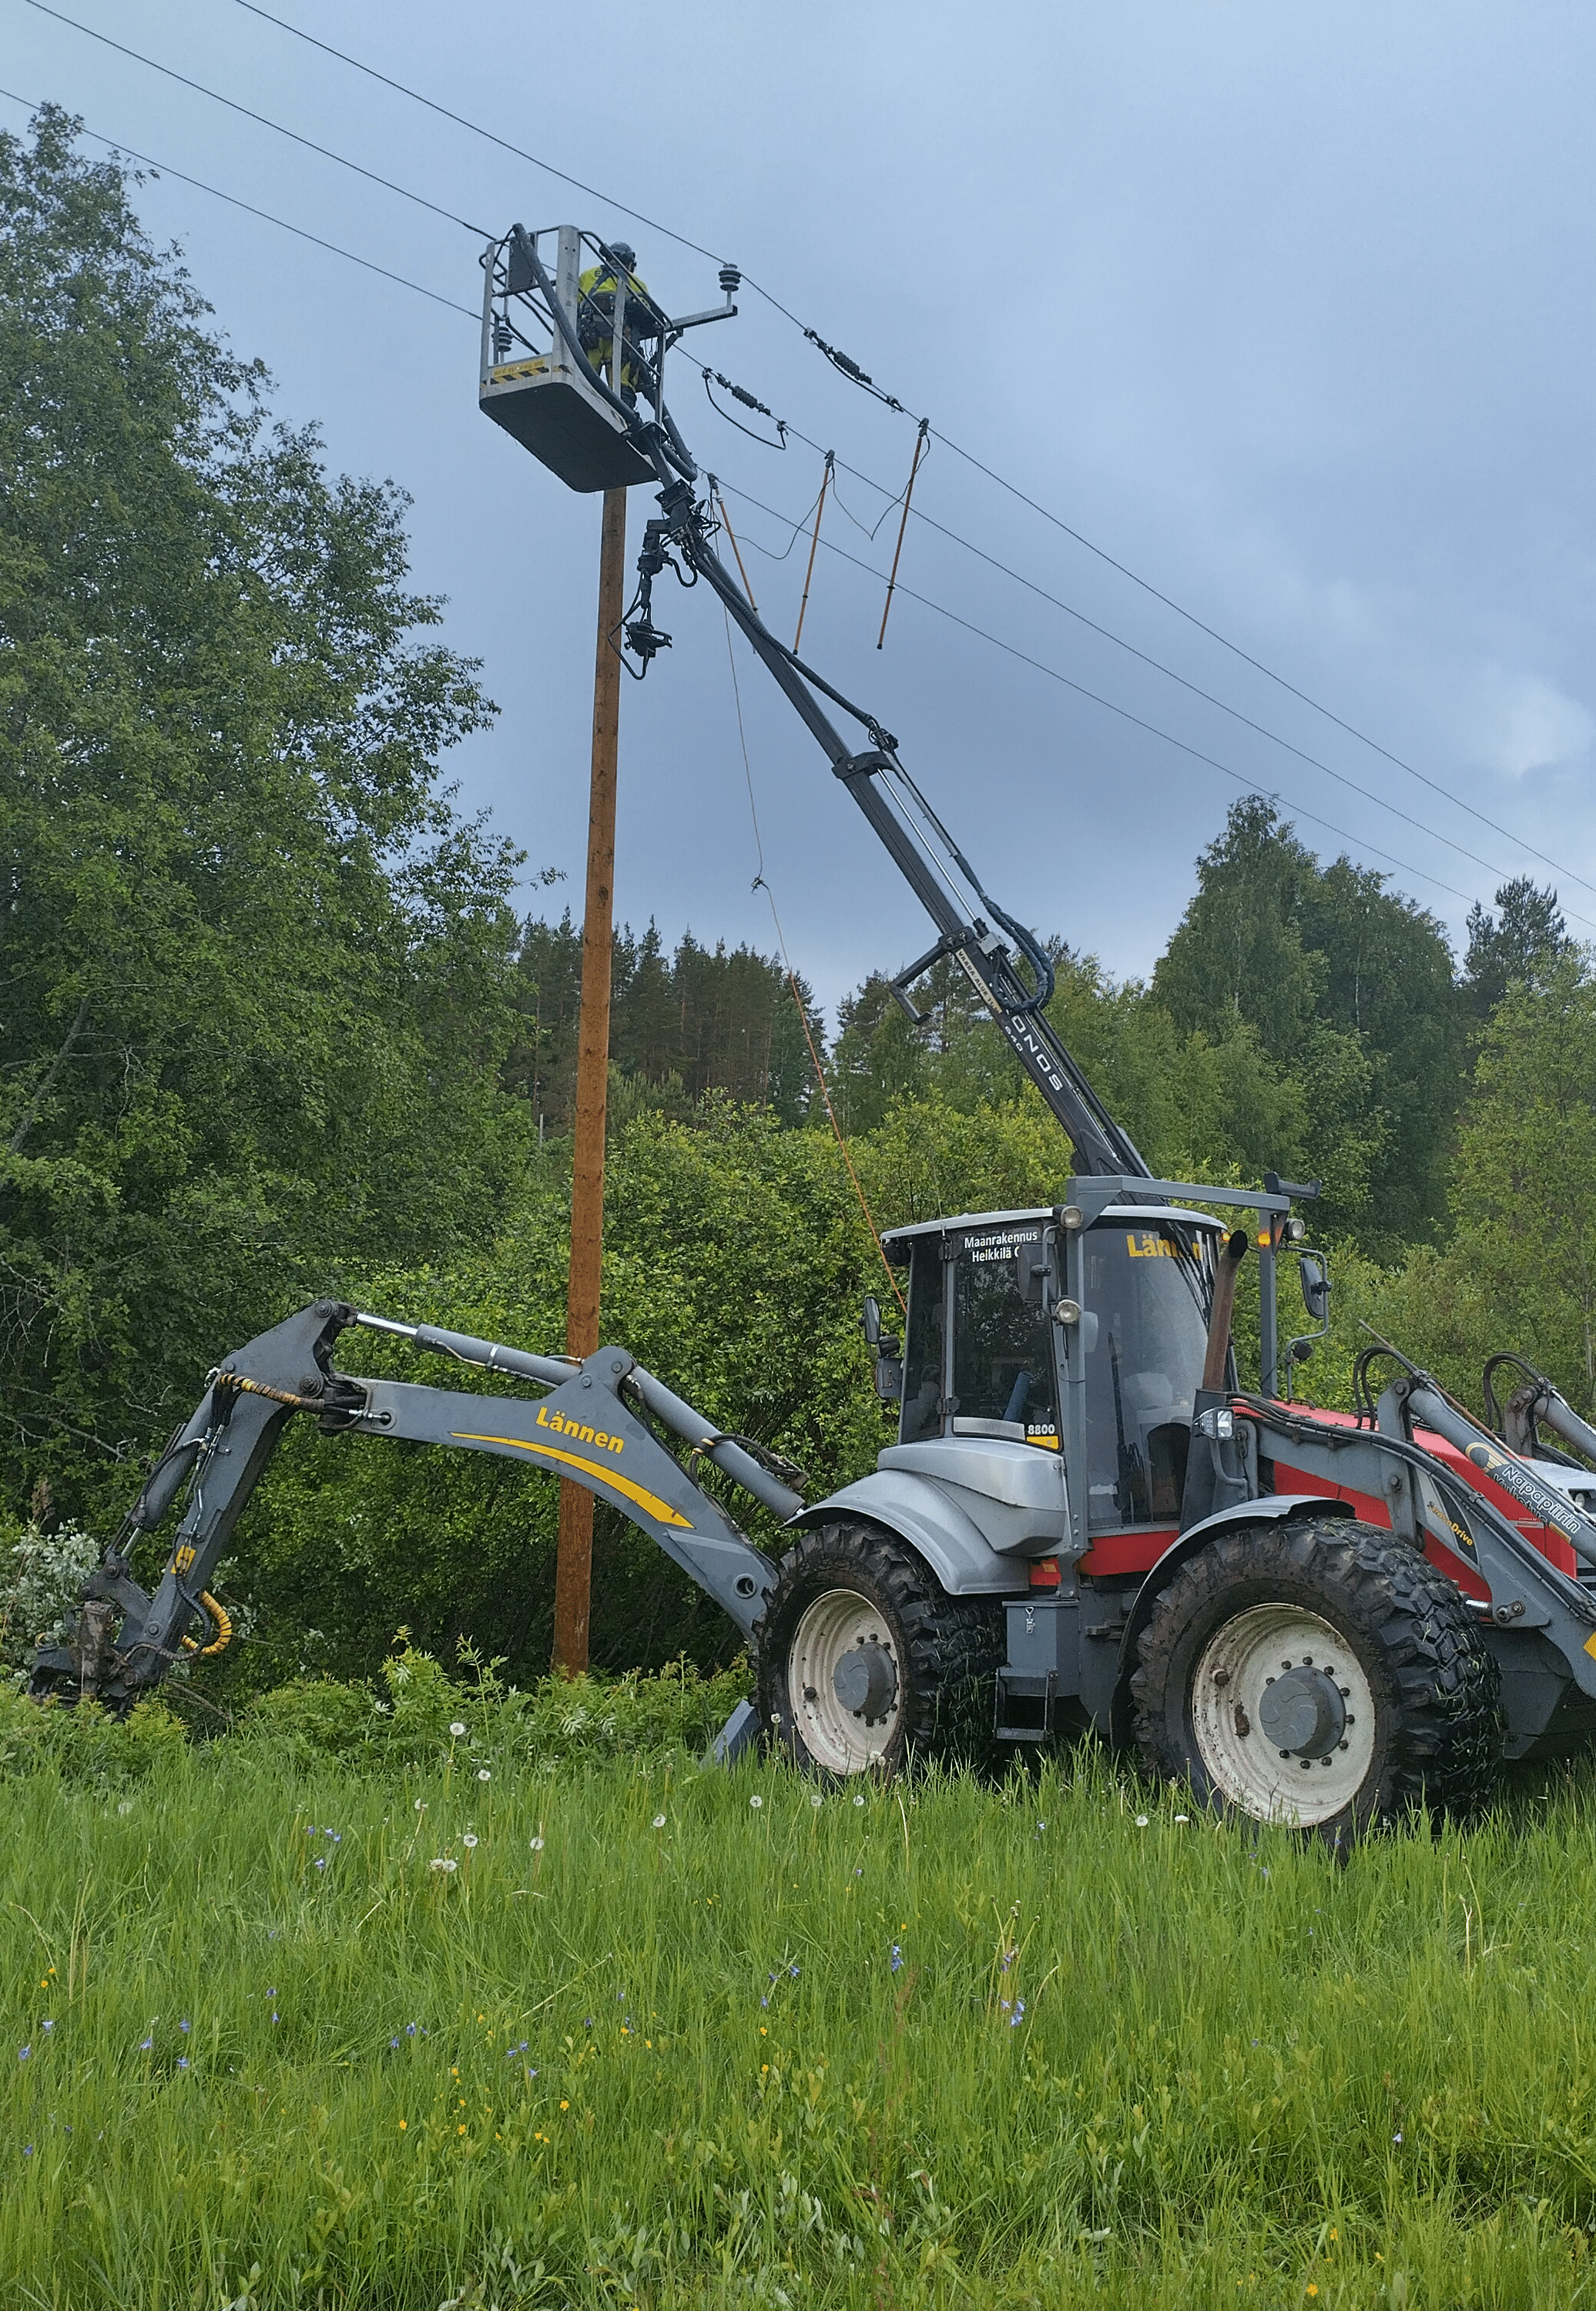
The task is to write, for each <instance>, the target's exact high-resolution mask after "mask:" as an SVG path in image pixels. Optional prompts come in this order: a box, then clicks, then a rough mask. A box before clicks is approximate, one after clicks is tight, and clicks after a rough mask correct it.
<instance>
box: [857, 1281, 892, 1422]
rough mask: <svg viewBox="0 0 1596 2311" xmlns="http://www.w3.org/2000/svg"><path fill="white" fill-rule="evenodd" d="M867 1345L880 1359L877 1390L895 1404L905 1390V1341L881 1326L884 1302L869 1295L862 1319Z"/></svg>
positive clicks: (884, 1400) (876, 1374)
mask: <svg viewBox="0 0 1596 2311" xmlns="http://www.w3.org/2000/svg"><path fill="white" fill-rule="evenodd" d="M860 1323H861V1328H862V1330H863V1331H864V1336H865V1346H866V1347H868V1349H869V1351H870V1354H871V1356H873V1357H874V1358H875V1361H876V1373H875V1380H876V1395H877V1396H878V1397H879V1398H880V1399H881V1401H882V1402H883V1404H895V1403H896V1402H897V1401H898V1400H899V1398H900V1397H901V1396H902V1395H903V1341H902V1340H899V1339H894V1337H893V1335H892V1334H891V1333H890V1332H884V1331H883V1330H882V1329H881V1303H880V1301H879V1300H877V1299H876V1295H875V1294H874V1293H867V1294H866V1295H865V1304H864V1310H863V1312H862V1315H861V1319H860Z"/></svg>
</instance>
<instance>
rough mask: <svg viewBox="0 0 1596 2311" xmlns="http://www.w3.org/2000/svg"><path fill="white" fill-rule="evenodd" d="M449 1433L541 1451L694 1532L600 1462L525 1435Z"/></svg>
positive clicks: (460, 1439)
mask: <svg viewBox="0 0 1596 2311" xmlns="http://www.w3.org/2000/svg"><path fill="white" fill-rule="evenodd" d="M449 1435H451V1436H452V1437H453V1438H454V1440H455V1442H456V1443H457V1444H505V1445H508V1446H509V1447H510V1450H511V1451H512V1452H539V1453H541V1454H542V1455H543V1457H544V1459H545V1460H547V1461H564V1462H565V1463H566V1465H567V1467H569V1468H572V1469H586V1470H587V1472H588V1474H589V1476H590V1477H597V1478H598V1479H599V1481H600V1482H601V1483H602V1484H606V1485H608V1486H610V1487H612V1488H613V1490H615V1492H617V1493H624V1494H625V1496H626V1497H627V1499H628V1500H629V1501H635V1502H636V1503H637V1505H638V1507H639V1508H640V1509H641V1510H643V1511H644V1512H645V1513H646V1514H647V1515H649V1516H651V1517H652V1518H653V1519H654V1520H655V1522H656V1523H658V1524H678V1525H680V1526H681V1527H682V1530H684V1531H685V1532H691V1531H693V1525H692V1523H691V1522H689V1520H688V1519H687V1518H686V1517H685V1516H683V1515H681V1514H680V1513H678V1511H676V1509H673V1508H672V1506H671V1504H670V1503H669V1502H668V1501H662V1500H661V1499H660V1497H659V1496H658V1493H650V1492H647V1491H645V1490H644V1488H643V1487H642V1486H641V1485H634V1484H633V1483H632V1479H631V1478H630V1477H622V1476H618V1475H617V1474H616V1472H615V1469H606V1468H602V1467H600V1465H599V1463H598V1462H597V1461H584V1460H583V1459H582V1458H581V1457H580V1454H579V1453H576V1452H561V1451H560V1450H559V1448H558V1446H557V1445H554V1444H528V1442H527V1440H526V1438H525V1437H524V1436H474V1435H471V1434H470V1432H469V1431H468V1430H467V1429H464V1428H451V1429H450V1430H449Z"/></svg>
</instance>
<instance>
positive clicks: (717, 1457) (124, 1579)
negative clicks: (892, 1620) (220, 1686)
mask: <svg viewBox="0 0 1596 2311" xmlns="http://www.w3.org/2000/svg"><path fill="white" fill-rule="evenodd" d="M352 1325H364V1326H366V1327H368V1328H369V1329H370V1330H374V1331H378V1332H383V1333H388V1334H390V1335H397V1336H398V1337H400V1338H402V1339H406V1340H407V1341H409V1343H410V1344H411V1345H412V1347H415V1348H417V1349H419V1350H422V1351H431V1352H433V1353H436V1354H439V1355H443V1356H450V1357H452V1358H455V1359H457V1360H458V1361H460V1362H463V1363H466V1364H468V1365H475V1366H476V1367H477V1368H479V1369H480V1370H482V1371H484V1372H487V1373H491V1374H501V1375H503V1376H505V1377H507V1378H509V1379H510V1380H512V1381H515V1382H522V1383H526V1382H531V1383H533V1384H535V1385H536V1387H537V1388H538V1389H539V1391H540V1393H539V1394H537V1395H536V1396H530V1395H528V1394H524V1393H517V1394H514V1395H508V1394H502V1393H494V1394H492V1395H489V1394H482V1393H477V1392H474V1391H464V1390H457V1389H443V1388H433V1387H430V1386H427V1385H425V1384H424V1383H421V1382H412V1381H395V1380H372V1379H364V1378H360V1379H357V1378H354V1377H353V1376H351V1375H350V1374H345V1373H340V1372H337V1371H336V1370H335V1368H334V1366H333V1363H332V1351H333V1347H334V1344H335V1343H336V1340H337V1339H338V1336H339V1334H340V1333H342V1332H344V1331H345V1330H348V1329H349V1328H350V1327H351V1326H352ZM296 1416H298V1417H310V1418H312V1419H314V1420H315V1422H316V1424H317V1426H318V1428H319V1429H320V1430H321V1431H322V1433H323V1434H324V1435H349V1436H352V1437H359V1436H371V1437H392V1438H404V1439H406V1440H407V1441H409V1442H411V1443H421V1444H443V1445H449V1446H451V1447H454V1448H455V1449H457V1450H459V1451H462V1452H492V1453H496V1454H499V1455H500V1456H501V1457H502V1458H505V1459H508V1460H512V1461H519V1462H520V1463H521V1465H522V1466H523V1467H528V1468H534V1469H544V1470H545V1471H547V1472H548V1473H550V1474H552V1475H554V1476H559V1477H564V1478H570V1479H571V1482H572V1483H574V1484H579V1485H581V1486H583V1487H586V1489H587V1490H588V1491H589V1492H591V1493H593V1494H594V1495H596V1496H597V1498H599V1499H600V1500H606V1501H608V1502H609V1503H610V1504H611V1505H612V1506H613V1507H615V1508H617V1509H619V1510H620V1512H621V1513H622V1514H623V1515H624V1516H626V1517H629V1518H630V1519H631V1521H632V1523H633V1524H635V1525H637V1526H639V1527H640V1528H641V1530H642V1531H644V1532H646V1533H647V1534H648V1535H649V1537H650V1539H652V1540H654V1541H656V1542H658V1546H659V1547H660V1548H662V1549H663V1550H664V1551H665V1553H666V1555H667V1557H670V1558H672V1559H673V1561H674V1562H675V1563H676V1564H677V1565H680V1566H681V1567H682V1569H683V1571H684V1572H685V1573H686V1574H688V1575H689V1576H690V1577H691V1578H692V1579H693V1581H695V1582H696V1583H698V1585H699V1587H700V1588H702V1589H703V1590H705V1591H706V1592H708V1594H709V1595H710V1596H711V1597H712V1598H713V1599H714V1600H715V1601H716V1603H717V1604H719V1605H722V1606H724V1608H725V1609H726V1611H727V1612H728V1614H729V1615H730V1616H731V1618H732V1619H733V1620H734V1621H735V1622H736V1623H737V1626H738V1627H739V1628H740V1629H741V1630H742V1631H743V1633H744V1635H749V1634H750V1633H751V1631H752V1629H753V1626H754V1622H755V1620H756V1619H757V1618H758V1617H759V1614H760V1612H761V1610H762V1609H763V1602H764V1597H765V1592H766V1591H767V1590H768V1588H769V1587H770V1585H771V1583H772V1581H773V1580H774V1578H775V1567H774V1566H773V1565H772V1563H771V1561H770V1559H769V1558H768V1557H765V1556H764V1555H763V1553H762V1552H761V1551H760V1550H759V1549H757V1548H755V1547H754V1544H753V1543H752V1542H751V1541H749V1540H748V1539H746V1537H745V1535H744V1534H743V1533H742V1532H741V1531H740V1530H738V1528H737V1525H736V1524H734V1523H733V1522H732V1520H731V1518H730V1517H729V1516H728V1514H727V1513H726V1511H725V1510H724V1509H723V1508H722V1507H721V1506H720V1504H719V1502H718V1501H716V1500H715V1499H714V1498H713V1497H712V1496H711V1495H710V1494H709V1493H708V1492H706V1491H705V1490H704V1488H703V1487H702V1485H700V1484H698V1483H697V1482H696V1481H695V1480H694V1478H693V1474H692V1467H693V1461H692V1460H690V1461H689V1462H688V1465H687V1466H686V1467H684V1466H683V1464H682V1462H681V1461H680V1460H678V1458H677V1457H676V1453H675V1452H673V1451H671V1450H670V1449H669V1448H668V1446H667V1443H666V1442H665V1441H664V1437H665V1435H674V1436H676V1438H679V1439H680V1440H681V1442H682V1443H685V1444H686V1445H687V1446H689V1447H690V1448H691V1453H692V1455H693V1457H694V1458H702V1459H703V1460H705V1461H709V1462H711V1463H712V1464H713V1465H714V1466H715V1467H717V1468H718V1469H720V1471H721V1473H722V1474H723V1475H724V1476H726V1477H728V1478H730V1479H731V1481H732V1482H733V1483H734V1484H736V1485H738V1486H739V1487H741V1488H742V1489H743V1490H744V1491H746V1492H748V1493H750V1494H752V1495H753V1496H754V1497H755V1498H756V1499H758V1500H759V1501H760V1502H761V1503H762V1504H763V1506H764V1507H765V1508H766V1509H768V1510H769V1511H770V1512H771V1513H772V1514H773V1515H774V1516H776V1517H778V1518H779V1519H781V1522H783V1523H785V1522H788V1520H789V1519H790V1518H792V1517H794V1516H796V1515H797V1514H798V1513H799V1511H800V1510H801V1509H802V1508H803V1506H804V1500H803V1496H802V1494H801V1493H799V1492H797V1491H795V1490H794V1488H793V1486H792V1484H791V1483H789V1481H788V1479H789V1478H796V1477H798V1475H799V1474H800V1473H801V1472H800V1471H798V1470H797V1469H792V1468H791V1467H790V1464H789V1463H786V1462H784V1461H781V1459H780V1457H779V1456H778V1455H775V1454H772V1453H768V1452H761V1451H760V1450H759V1449H758V1448H756V1447H753V1446H751V1445H749V1444H748V1443H746V1441H745V1440H743V1439H741V1438H737V1437H732V1436H728V1435H724V1434H722V1433H721V1432H720V1430H718V1429H717V1428H716V1427H715V1426H714V1424H713V1422H711V1421H709V1420H706V1419H705V1418H704V1417H703V1415H702V1413H700V1412H696V1411H694V1409H693V1407H692V1406H691V1405H690V1404H687V1403H685V1401H684V1400H683V1399H682V1398H681V1397H679V1396H677V1395H676V1394H675V1392H674V1391H672V1390H670V1389H668V1388H667V1387H666V1386H665V1384H664V1382H661V1381H659V1380H657V1379H656V1378H655V1376H654V1375H653V1374H651V1373H649V1372H645V1371H644V1369H643V1368H642V1366H641V1365H639V1364H638V1363H637V1362H636V1360H635V1358H633V1357H632V1356H629V1355H628V1354H627V1352H626V1351H625V1350H624V1348H600V1349H599V1350H598V1351H597V1354H596V1355H594V1356H589V1357H587V1358H586V1359H585V1360H584V1361H583V1362H581V1363H580V1364H578V1363H574V1362H572V1361H571V1359H569V1358H567V1357H563V1356H536V1355H532V1354H530V1353H529V1352H528V1351H527V1350H525V1349H520V1348H512V1347H504V1346H503V1345H502V1344H501V1343H500V1342H497V1341H492V1340H481V1339H474V1338H473V1337H471V1336H470V1335H469V1334H466V1333H460V1332H447V1331H442V1330H437V1329H434V1328H432V1327H428V1326H424V1325H423V1326H415V1325H406V1324H399V1323H396V1322H394V1321H392V1320H391V1319H389V1318H386V1317H380V1316H372V1315H368V1314H365V1313H362V1312H361V1311H359V1310H357V1309H355V1308H353V1307H351V1306H350V1305H349V1304H347V1303H346V1302H343V1301H336V1300H319V1301H318V1302H317V1303H316V1304H315V1305H314V1306H312V1307H310V1308H306V1309H304V1310H302V1311H301V1313H300V1314H298V1315H297V1316H292V1317H290V1318H289V1319H288V1321H286V1322H285V1323H283V1324H278V1325H276V1326H275V1328H274V1329H273V1330H271V1331H269V1332H263V1333H261V1334H260V1335H259V1337H258V1338H257V1339H253V1340H251V1341H250V1342H249V1345H248V1347H242V1348H240V1349H238V1350H237V1351H236V1352H235V1353H234V1354H233V1355H232V1356H229V1357H228V1358H227V1359H226V1360H225V1362H224V1363H222V1365H218V1367H217V1368H216V1370H215V1371H214V1372H213V1373H212V1374H210V1376H209V1378H208V1381H207V1383H206V1389H205V1395H204V1397H203V1398H202V1399H201V1400H200V1402H199V1403H198V1404H197V1405H196V1408H195V1409H194V1412H193V1414H192V1415H191V1416H190V1417H189V1418H188V1421H186V1422H185V1423H184V1425H183V1426H182V1427H181V1428H179V1430H178V1432H177V1434H176V1435H174V1436H173V1438H172V1440H171V1442H170V1444H169V1445H168V1446H167V1449H166V1451H165V1452H164V1453H163V1454H162V1455H161V1460H160V1461H159V1462H158V1463H157V1465H156V1467H155V1469H154V1470H153V1473H152V1475H151V1476H150V1478H149V1479H148V1481H147V1482H146V1484H145V1485H144V1490H143V1491H142V1492H141V1494H140V1495H139V1497H138V1500H137V1502H136V1503H135V1506H134V1508H133V1510H132V1511H131V1513H130V1514H129V1515H128V1517H127V1519H126V1522H125V1523H124V1525H123V1527H122V1530H121V1531H120V1532H119V1533H118V1536H117V1538H116V1539H115V1541H113V1542H112V1544H111V1546H110V1547H109V1548H108V1549H107V1551H106V1554H105V1557H104V1559H103V1561H102V1562H101V1564H100V1566H99V1568H98V1570H97V1571H96V1572H95V1573H93V1574H92V1575H91V1576H90V1579H89V1581H88V1583H87V1584H86V1587H85V1590H84V1600H83V1607H82V1609H81V1610H80V1613H79V1616H78V1618H77V1620H76V1622H75V1623H74V1626H73V1627H72V1629H71V1630H70V1631H69V1633H68V1635H67V1636H66V1638H65V1641H64V1642H63V1643H61V1644H54V1645H48V1644H47V1645H42V1646H41V1647H40V1648H39V1653H38V1654H37V1655H36V1657H35V1661H34V1668H33V1679H32V1687H33V1691H34V1693H35V1695H36V1696H39V1698H46V1697H48V1696H49V1695H50V1694H52V1693H57V1694H62V1695H64V1696H66V1695H70V1696H74V1697H79V1698H91V1697H92V1698H94V1699H97V1700H99V1701H100V1702H102V1703H103V1704H105V1705H106V1706H108V1707H109V1708H111V1709H115V1710H124V1709H126V1708H128V1707H130V1706H131V1705H132V1704H133V1703H134V1702H135V1701H136V1700H138V1698H139V1697H140V1696H141V1695H142V1694H144V1693H147V1692H149V1691H150V1690H151V1689H152V1688H153V1687H154V1686H155V1685H157V1684H158V1683H159V1682H160V1680H161V1679H162V1678H163V1677H165V1676H166V1675H167V1673H168V1671H169V1670H170V1669H171V1668H172V1666H173V1664H174V1662H176V1661H178V1660H179V1659H180V1658H181V1656H182V1653H183V1652H184V1650H185V1642H186V1641H187V1644H188V1646H189V1647H192V1646H193V1645H194V1644H195V1642H196V1641H195V1638H194V1636H193V1635H192V1634H191V1633H192V1632H193V1631H195V1630H196V1629H201V1628H203V1627H204V1626H205V1624H206V1623H207V1622H210V1623H213V1624H215V1625H217V1626H218V1627H219V1629H220V1630H221V1631H222V1642H225V1628H226V1624H225V1620H224V1618H223V1617H222V1614H221V1609H220V1608H219V1607H216V1606H215V1605H214V1604H213V1603H212V1602H211V1600H210V1597H209V1585H208V1584H209V1583H210V1581H211V1580H212V1578H213V1577H214V1574H215V1570H216V1567H217V1565H218V1564H219V1563H220V1561H221V1559H222V1555H223V1554H224V1552H225V1550H226V1548H227V1546H228V1543H229V1541H230V1540H231V1537H232V1533H233V1529H234V1527H235V1526H236V1524H237V1523H238V1520H239V1518H240V1515H241V1513H243V1510H244V1507H245V1505H246V1504H247V1503H248V1501H249V1496H250V1495H251V1494H252V1493H253V1491H254V1490H255V1487H256V1486H257V1484H258V1482H259V1481H260V1478H261V1476H262V1474H263V1473H264V1471H265V1469H266V1464H267V1462H268V1461H270V1459H271V1457H272V1454H273V1452H275V1450H276V1448H277V1445H278V1443H280V1442H281V1440H282V1437H283V1431H284V1429H285V1428H286V1426H287V1425H288V1423H289V1422H290V1421H291V1420H292V1419H293V1418H294V1417H296ZM662 1432H663V1433H662ZM185 1488H186V1496H185V1497H184V1502H183V1507H182V1511H181V1513H180V1515H179V1521H178V1525H177V1530H176V1533H175V1536H174V1539H173V1541H172V1547H171V1552H170V1556H169V1557H168V1559H167V1561H166V1565H165V1566H164V1569H163V1570H162V1572H161V1577H160V1580H159V1582H158V1583H157V1584H156V1586H155V1589H154V1592H153V1594H151V1593H149V1592H146V1591H145V1590H144V1589H143V1588H142V1587H141V1586H140V1585H139V1583H138V1582H137V1581H136V1580H135V1577H134V1573H133V1567H132V1564H131V1562H130V1555H129V1552H130V1551H131V1549H132V1548H133V1547H134V1546H135V1543H136V1542H137V1541H138V1540H139V1539H140V1538H141V1537H143V1536H146V1535H149V1534H153V1533H154V1532H155V1531H157V1530H159V1529H160V1528H161V1525H162V1524H163V1522H165V1520H166V1518H167V1516H168V1515H169V1514H170V1511H171V1510H172V1509H173V1507H174V1506H175V1505H176V1504H177V1502H178V1500H179V1496H183V1495H185Z"/></svg>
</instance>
